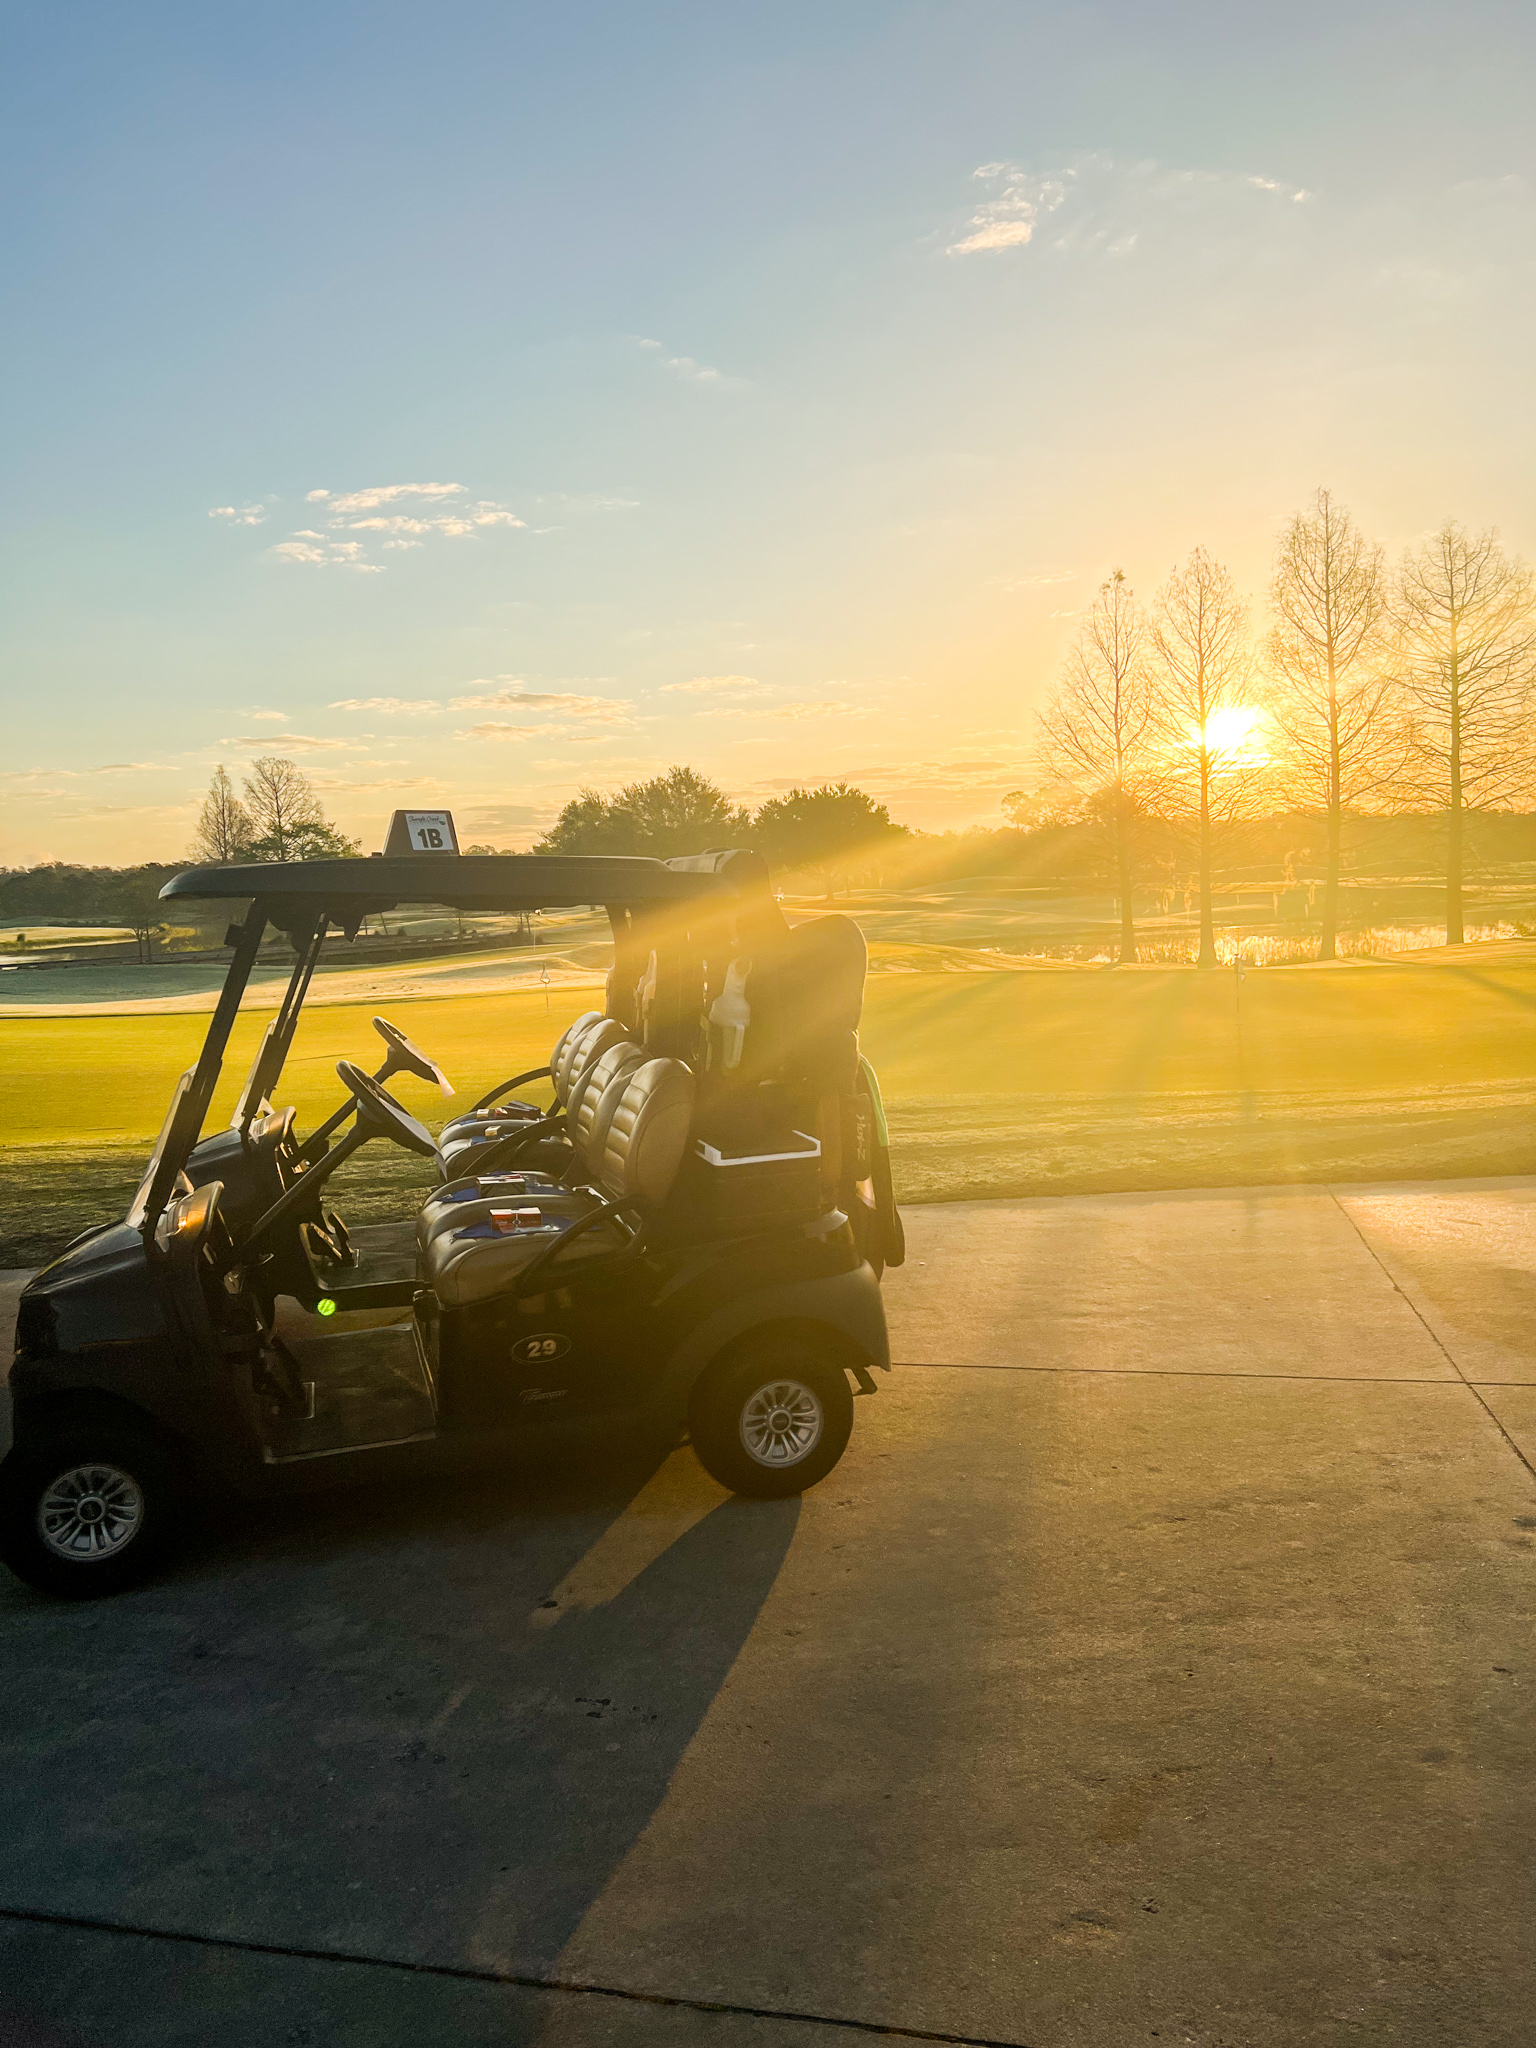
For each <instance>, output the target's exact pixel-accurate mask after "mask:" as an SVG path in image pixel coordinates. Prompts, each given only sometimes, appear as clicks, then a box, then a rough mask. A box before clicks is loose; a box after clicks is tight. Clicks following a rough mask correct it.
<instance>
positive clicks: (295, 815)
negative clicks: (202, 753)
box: [187, 754, 357, 867]
mask: <svg viewBox="0 0 1536 2048" xmlns="http://www.w3.org/2000/svg"><path fill="white" fill-rule="evenodd" d="M241 788H242V790H243V795H241V796H236V794H235V785H234V783H233V782H232V781H231V780H230V778H229V774H228V771H227V770H226V769H225V768H224V767H223V765H222V764H221V765H220V766H219V767H218V768H216V769H215V770H214V773H213V780H212V782H211V783H210V784H209V785H208V794H207V796H206V797H204V799H203V808H202V811H201V813H200V815H199V817H198V821H197V826H196V829H195V830H194V832H193V834H192V844H191V845H190V846H189V847H188V849H187V851H188V853H189V854H190V855H191V857H192V859H193V860H195V861H198V862H202V863H205V864H208V865H211V866H214V867H227V866H229V865H231V864H232V863H238V862H241V861H274V860H337V859H345V858H347V857H348V856H350V855H353V854H355V853H356V852H357V841H356V840H355V839H348V838H347V837H346V836H345V834H343V833H341V832H338V831H337V829H336V827H335V826H334V825H333V824H332V823H331V821H330V819H329V818H327V817H326V815H325V811H324V809H323V807H322V805H321V802H320V798H319V796H318V794H317V793H316V790H315V786H314V784H313V783H312V782H311V781H310V779H309V777H308V776H307V775H306V774H305V773H304V771H303V769H302V768H300V767H299V766H298V764H297V762H294V761H288V760H285V759H284V758H283V757H282V756H281V755H278V754H263V755H261V756H260V757H259V758H258V759H257V760H254V761H253V762H252V763H251V766H250V772H249V774H247V775H245V776H243V777H242V778H241Z"/></svg>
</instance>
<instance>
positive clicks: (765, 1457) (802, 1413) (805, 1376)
mask: <svg viewBox="0 0 1536 2048" xmlns="http://www.w3.org/2000/svg"><path fill="white" fill-rule="evenodd" d="M688 1428H689V1433H690V1435H691V1436H692V1438H693V1448H694V1450H695V1452H696V1453H697V1454H698V1460H699V1463H700V1464H701V1465H702V1466H703V1467H704V1469H705V1471H706V1472H707V1473H708V1474H709V1476H710V1477H711V1478H712V1479H717V1480H718V1481H719V1482H720V1484H721V1485H722V1486H728V1487H729V1488H730V1490H731V1491H732V1493H743V1494H748V1495H750V1496H751V1497H752V1498H754V1499H756V1500H785V1499H787V1498H788V1497H789V1496H790V1495H792V1494H797V1493H804V1492H805V1490H806V1488H807V1487H808V1486H814V1485H815V1484H816V1482H817V1481H818V1480H820V1479H825V1478H826V1476H827V1474H828V1473H829V1472H830V1471H831V1470H832V1468H833V1466H834V1465H835V1464H836V1463H837V1461H838V1459H839V1458H840V1457H841V1456H842V1455H843V1452H844V1451H845V1450H846V1449H847V1448H848V1438H849V1436H850V1435H851V1434H852V1431H853V1394H852V1392H851V1390H850V1388H849V1385H848V1375H847V1373H846V1372H845V1371H844V1369H843V1367H842V1366H841V1365H840V1364H839V1363H838V1361H837V1359H836V1358H834V1357H829V1356H828V1355H827V1353H826V1352H825V1351H824V1350H821V1349H819V1348H818V1347H817V1346H816V1345H815V1344H813V1343H811V1342H809V1341H808V1340H807V1339H806V1338H804V1337H800V1336H795V1335H793V1334H788V1333H786V1334H785V1335H783V1336H767V1337H763V1338H759V1339H757V1340H756V1341H754V1342H751V1343H749V1344H747V1345H745V1346H743V1347H741V1348H740V1349H738V1350H735V1351H731V1352H728V1353H727V1354H726V1356H725V1357H724V1358H721V1359H717V1360H716V1362H715V1363H714V1364H713V1365H711V1366H710V1367H709V1368H708V1370H707V1371H706V1372H705V1373H704V1375H703V1377H702V1378H701V1379H700V1380H699V1382H698V1384H697V1386H696V1387H695V1388H694V1390H693V1393H692V1395H691V1396H690V1398H689V1402H688Z"/></svg>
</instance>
